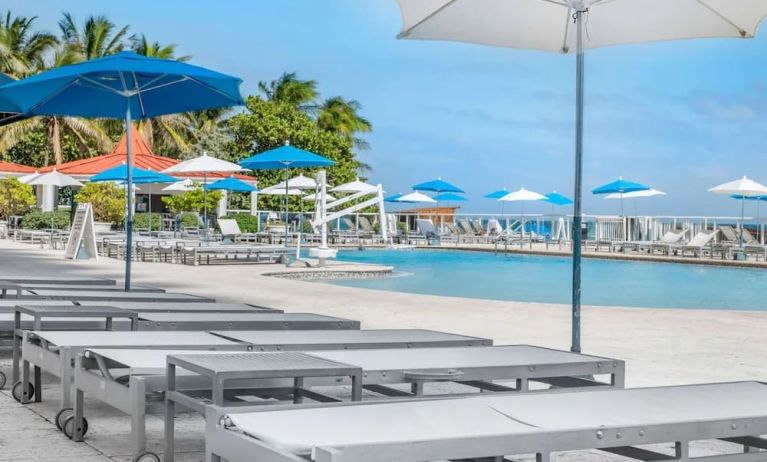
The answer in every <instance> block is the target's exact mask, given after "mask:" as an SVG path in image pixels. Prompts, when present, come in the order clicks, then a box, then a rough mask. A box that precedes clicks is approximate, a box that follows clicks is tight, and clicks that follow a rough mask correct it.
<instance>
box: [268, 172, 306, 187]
mask: <svg viewBox="0 0 767 462" xmlns="http://www.w3.org/2000/svg"><path fill="white" fill-rule="evenodd" d="M317 186H318V185H317V180H315V179H314V178H309V177H308V176H304V175H298V176H294V177H293V178H291V179H289V180H288V188H289V189H317ZM269 187H270V188H282V189H285V182H284V181H281V182H279V183H277V184H275V185H272V186H269Z"/></svg>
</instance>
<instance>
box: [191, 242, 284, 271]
mask: <svg viewBox="0 0 767 462" xmlns="http://www.w3.org/2000/svg"><path fill="white" fill-rule="evenodd" d="M286 253H287V249H286V248H285V246H281V245H262V244H253V245H229V244H211V245H204V246H192V247H186V246H185V247H180V248H179V249H178V254H179V259H180V261H181V263H184V264H192V265H194V266H198V265H200V264H201V263H206V264H211V263H216V262H218V263H220V262H222V261H224V262H228V263H246V262H252V263H263V262H266V263H275V262H277V261H279V260H281V259H282V258H284V256H285V254H286Z"/></svg>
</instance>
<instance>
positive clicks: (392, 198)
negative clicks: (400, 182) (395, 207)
mask: <svg viewBox="0 0 767 462" xmlns="http://www.w3.org/2000/svg"><path fill="white" fill-rule="evenodd" d="M402 196H404V194H402V193H397V194H392V195H391V196H386V197H384V202H397V199H399V198H400V197H402Z"/></svg>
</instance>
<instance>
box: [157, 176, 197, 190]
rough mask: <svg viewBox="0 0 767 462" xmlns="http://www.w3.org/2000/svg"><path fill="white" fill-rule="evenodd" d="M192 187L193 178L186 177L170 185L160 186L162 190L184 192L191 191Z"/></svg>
mask: <svg viewBox="0 0 767 462" xmlns="http://www.w3.org/2000/svg"><path fill="white" fill-rule="evenodd" d="M192 189H194V180H191V179H188V178H187V179H186V180H181V181H177V182H175V183H171V184H170V185H168V186H166V187H164V188H162V190H163V191H167V192H185V191H191V190H192Z"/></svg>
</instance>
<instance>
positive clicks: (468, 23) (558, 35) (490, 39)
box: [397, 0, 767, 352]
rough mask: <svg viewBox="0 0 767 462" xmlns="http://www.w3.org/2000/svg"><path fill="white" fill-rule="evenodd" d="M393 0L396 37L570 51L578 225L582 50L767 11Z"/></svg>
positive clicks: (528, 0)
mask: <svg viewBox="0 0 767 462" xmlns="http://www.w3.org/2000/svg"><path fill="white" fill-rule="evenodd" d="M397 1H398V3H399V6H400V9H401V11H402V22H403V26H402V32H401V33H400V34H399V37H400V38H410V39H428V40H453V41H460V42H468V43H479V44H485V45H493V46H504V47H511V48H527V49H537V50H546V51H556V52H562V53H570V52H575V53H576V55H577V56H576V60H575V61H576V72H575V150H574V151H575V169H574V173H575V179H574V180H575V181H574V185H575V188H574V195H573V197H574V202H573V203H574V206H573V229H578V230H580V229H581V224H582V221H583V216H582V212H581V202H582V197H581V183H582V166H583V146H584V143H583V118H584V117H583V116H584V96H585V95H584V80H585V67H586V66H585V53H584V50H585V49H586V48H593V47H600V46H606V45H617V44H623V43H638V42H651V41H661V40H677V39H686V38H697V37H736V38H750V37H754V35H755V34H756V31H757V28H758V27H759V24H760V23H761V22H762V20H763V19H764V17H765V15H767V2H762V1H723V0H715V1H710V0H708V1H705V2H704V1H702V0H700V1H693V0H686V1H683V0H678V1H674V2H670V1H668V0H649V1H644V2H640V1H633V2H631V1H609V0H608V1H605V0H515V1H508V0H483V1H482V2H477V1H475V0H429V1H422V0H397ZM571 18H572V21H571ZM571 22H574V24H571ZM586 23H588V27H587V26H586ZM581 240H582V235H581V233H580V232H577V233H574V235H573V272H572V273H573V283H572V345H571V350H572V351H574V352H580V351H581V335H580V331H581V329H580V322H581Z"/></svg>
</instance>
